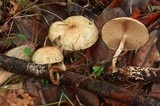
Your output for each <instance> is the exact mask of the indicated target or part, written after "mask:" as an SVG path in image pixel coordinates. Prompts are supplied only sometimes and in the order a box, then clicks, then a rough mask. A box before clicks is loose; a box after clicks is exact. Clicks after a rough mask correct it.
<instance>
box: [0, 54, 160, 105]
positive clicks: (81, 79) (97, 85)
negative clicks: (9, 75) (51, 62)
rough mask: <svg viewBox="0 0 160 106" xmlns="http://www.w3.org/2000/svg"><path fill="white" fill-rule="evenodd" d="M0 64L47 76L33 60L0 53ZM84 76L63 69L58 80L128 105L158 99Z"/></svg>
mask: <svg viewBox="0 0 160 106" xmlns="http://www.w3.org/2000/svg"><path fill="white" fill-rule="evenodd" d="M0 66H1V67H2V68H3V69H4V70H6V71H9V72H13V73H17V74H22V75H28V76H34V77H41V78H49V74H48V67H47V66H46V65H38V64H35V63H33V62H26V61H24V60H20V59H17V58H13V57H8V56H5V55H3V54H1V53H0ZM85 77H86V76H84V75H80V74H77V73H73V72H70V71H65V72H62V73H61V77H60V82H61V83H62V84H68V85H78V86H79V87H81V88H85V89H86V90H88V91H91V92H93V93H95V94H97V95H99V96H100V97H103V98H105V97H109V98H112V99H115V100H119V101H122V102H125V103H128V104H130V105H133V106H136V105H139V106H156V105H157V104H158V103H160V101H156V100H154V99H152V98H151V97H149V98H147V97H144V96H142V95H138V94H136V93H135V92H131V91H129V90H126V89H123V88H120V87H117V86H114V85H111V84H109V83H107V82H104V81H100V80H96V79H92V78H88V79H86V78H85Z"/></svg>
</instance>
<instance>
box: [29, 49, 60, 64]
mask: <svg viewBox="0 0 160 106" xmlns="http://www.w3.org/2000/svg"><path fill="white" fill-rule="evenodd" d="M62 60H63V54H62V53H61V51H60V50H59V49H58V48H56V47H51V46H48V47H42V48H39V49H38V50H37V51H36V52H35V53H34V54H33V56H32V61H33V62H35V63H37V64H53V63H58V62H61V61H62Z"/></svg>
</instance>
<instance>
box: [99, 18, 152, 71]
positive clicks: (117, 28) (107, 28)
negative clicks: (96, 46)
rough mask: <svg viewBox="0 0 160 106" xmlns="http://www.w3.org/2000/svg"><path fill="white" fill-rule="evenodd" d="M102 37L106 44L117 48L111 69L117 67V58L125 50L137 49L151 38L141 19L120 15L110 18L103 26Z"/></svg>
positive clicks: (114, 48) (111, 47)
mask: <svg viewBox="0 0 160 106" xmlns="http://www.w3.org/2000/svg"><path fill="white" fill-rule="evenodd" d="M102 39H103V41H104V42H105V43H106V45H107V46H108V47H109V48H110V49H113V50H116V52H115V54H114V56H113V59H112V65H111V69H112V70H113V72H114V70H115V69H116V62H117V58H118V56H119V55H120V53H121V52H122V51H123V50H136V49H138V48H140V47H141V46H143V45H144V44H145V43H146V42H147V41H148V39H149V33H148V30H147V28H146V27H145V26H144V25H143V24H142V23H141V22H139V21H137V20H135V19H133V18H129V17H120V18H114V19H112V20H109V21H107V22H106V23H105V25H104V26H103V28H102Z"/></svg>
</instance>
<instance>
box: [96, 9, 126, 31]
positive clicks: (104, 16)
mask: <svg viewBox="0 0 160 106" xmlns="http://www.w3.org/2000/svg"><path fill="white" fill-rule="evenodd" d="M124 16H126V15H125V13H124V12H123V10H122V9H121V8H119V7H116V8H108V7H107V8H105V9H104V10H103V11H102V13H101V14H100V15H99V16H98V18H97V20H96V25H97V27H98V29H99V30H101V29H102V27H103V25H104V24H105V23H106V22H107V21H109V20H110V19H113V18H116V17H124Z"/></svg>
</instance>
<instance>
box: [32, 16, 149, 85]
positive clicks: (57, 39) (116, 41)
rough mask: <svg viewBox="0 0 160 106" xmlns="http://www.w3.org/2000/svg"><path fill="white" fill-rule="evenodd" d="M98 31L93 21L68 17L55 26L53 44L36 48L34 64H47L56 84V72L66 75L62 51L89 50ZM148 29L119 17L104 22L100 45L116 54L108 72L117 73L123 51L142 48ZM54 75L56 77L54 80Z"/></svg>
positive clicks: (134, 21) (81, 17) (137, 22)
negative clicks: (102, 44) (118, 62)
mask: <svg viewBox="0 0 160 106" xmlns="http://www.w3.org/2000/svg"><path fill="white" fill-rule="evenodd" d="M98 33H99V32H98V29H97V27H96V25H95V24H94V22H93V21H91V20H89V19H87V18H85V17H84V16H71V17H68V18H67V19H65V20H63V21H56V22H54V23H53V24H52V25H51V26H50V28H49V33H48V37H49V39H50V41H51V42H52V43H53V44H54V45H53V46H45V47H42V48H39V49H38V50H37V51H36V52H35V53H34V54H33V56H32V61H33V62H35V63H37V64H48V66H49V75H50V79H51V81H52V82H53V83H54V84H59V74H58V72H59V71H65V70H66V66H65V65H64V64H63V59H64V57H63V51H79V50H84V49H87V48H89V47H91V46H92V45H93V44H94V43H95V42H96V41H97V39H98ZM148 35H149V34H148V30H147V28H146V27H145V26H144V25H143V24H142V23H141V22H139V21H137V20H135V19H132V18H127V17H120V18H114V19H112V20H110V21H107V22H106V23H105V25H104V26H103V28H102V38H103V41H104V42H105V43H106V45H107V46H108V47H109V48H110V49H114V50H117V51H116V52H115V55H114V57H113V59H112V65H111V68H112V69H113V71H114V70H115V69H116V61H117V58H118V56H119V55H120V53H121V52H122V51H123V50H135V49H138V48H139V47H141V46H142V45H144V44H145V43H146V42H147V40H148V38H149V36H148ZM53 73H56V77H55V76H53Z"/></svg>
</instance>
